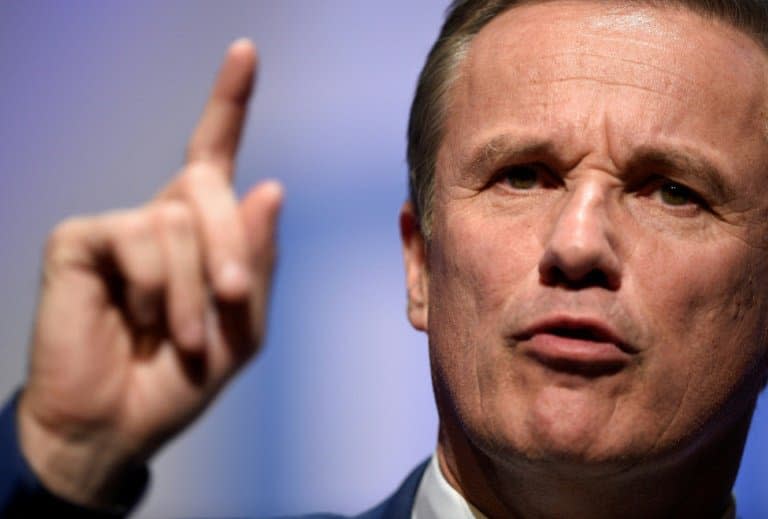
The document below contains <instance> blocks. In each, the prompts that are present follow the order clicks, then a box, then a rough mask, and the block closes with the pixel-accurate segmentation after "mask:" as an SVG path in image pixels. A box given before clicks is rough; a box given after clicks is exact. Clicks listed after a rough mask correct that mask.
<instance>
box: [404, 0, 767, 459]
mask: <svg viewBox="0 0 768 519" xmlns="http://www.w3.org/2000/svg"><path fill="white" fill-rule="evenodd" d="M766 63H767V62H766V58H765V55H764V53H763V51H762V50H761V48H760V47H759V46H758V45H757V44H756V43H754V42H753V41H752V40H751V39H749V38H748V37H747V36H745V35H743V34H742V33H740V32H738V31H736V30H735V29H732V28H730V27H729V26H726V25H724V24H722V23H718V22H713V21H707V20H705V19H703V18H701V17H699V16H698V15H696V14H693V13H691V12H688V11H686V10H671V9H654V8H650V7H639V6H634V7H617V6H615V5H614V6H611V5H610V4H605V3H591V2H565V1H557V2H546V3H542V4H534V5H525V6H521V7H518V8H514V9H512V10H511V11H509V12H507V13H505V14H503V15H501V16H499V17H498V18H496V19H495V20H493V21H492V22H491V23H490V24H489V25H488V26H487V27H485V28H484V29H483V30H482V31H481V32H480V33H479V34H478V35H477V37H476V39H475V40H474V42H473V43H472V45H471V48H470V52H469V53H468V55H467V57H466V59H465V61H464V62H463V64H462V66H461V69H460V76H459V79H458V80H457V82H456V83H455V86H454V88H453V91H452V96H451V100H450V103H449V109H448V115H447V119H446V133H445V137H444V141H443V142H442V145H441V148H440V151H439V154H438V166H437V172H436V178H435V198H434V226H433V233H432V237H431V242H430V243H429V245H428V246H427V247H426V260H425V264H423V265H421V264H418V262H417V260H412V261H416V262H417V263H416V264H415V265H413V264H411V265H410V266H411V267H412V269H413V271H415V272H416V273H417V275H418V276H420V277H421V280H422V281H423V286H425V287H427V288H426V289H425V290H424V291H423V293H420V292H419V291H418V290H416V292H414V291H413V290H412V291H411V297H412V299H413V298H414V297H415V298H416V299H420V301H417V303H423V304H424V306H423V307H422V306H420V305H419V304H417V305H412V308H411V311H410V316H411V320H412V322H413V323H414V324H415V325H416V326H417V327H422V328H426V329H427V330H428V332H429V338H430V351H431V359H432V369H433V377H434V381H435V385H436V393H437V397H438V406H439V407H440V413H441V420H443V422H445V421H451V420H453V421H455V422H456V424H458V425H459V426H460V427H461V429H462V430H463V431H464V433H465V434H466V435H467V436H469V438H470V439H471V440H472V441H473V443H475V444H476V445H479V446H480V447H481V449H482V450H483V451H484V452H486V453H487V454H490V455H492V456H497V455H498V456H501V457H502V458H504V459H509V457H510V456H513V457H514V456H519V455H521V454H522V455H523V456H524V457H527V458H543V459H550V460H563V461H568V460H570V461H579V462H584V461H587V462H594V463H597V464H598V465H600V464H603V463H606V462H607V463H610V462H613V461H620V460H621V461H623V462H628V463H631V462H633V461H636V460H638V459H648V458H654V457H656V456H660V455H662V454H665V453H668V452H669V451H670V450H672V449H674V448H675V447H676V446H678V447H679V445H680V444H681V441H682V443H683V444H686V445H690V442H696V441H701V440H703V439H706V438H708V437H710V436H711V434H713V433H714V432H716V431H717V430H718V427H719V426H720V425H723V424H725V423H727V422H728V419H729V418H728V417H727V416H726V415H725V414H724V413H723V411H724V409H725V408H726V407H727V408H728V409H731V410H732V411H735V414H736V415H738V416H742V417H743V416H746V415H747V414H748V413H749V412H750V411H751V405H752V403H753V401H752V398H753V397H754V396H755V394H756V392H757V390H758V386H759V384H760V380H761V378H762V376H763V374H764V372H765V369H766V368H765V361H764V352H765V350H766V339H765V336H766V333H765V332H766V326H767V322H768V321H767V319H766V295H765V294H766V293H767V292H766V289H768V283H767V282H768V264H767V263H768V262H766V257H768V255H767V254H766V248H767V247H768V240H767V238H768V232H767V231H768V182H767V181H766V179H767V177H766V175H767V173H766V167H767V166H768V147H767V146H766V117H767V116H766V99H765V97H766V96H765V92H766V79H767V77H766V70H767V68H766ZM729 399H735V400H734V401H735V402H740V403H736V404H735V405H734V401H731V402H729ZM726 404H727V405H726Z"/></svg>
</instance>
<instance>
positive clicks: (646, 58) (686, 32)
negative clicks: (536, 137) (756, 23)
mask: <svg viewBox="0 0 768 519" xmlns="http://www.w3.org/2000/svg"><path fill="white" fill-rule="evenodd" d="M767 56H768V53H766V51H765V49H764V48H763V47H762V46H760V44H758V43H757V41H755V40H754V39H753V38H752V37H751V36H749V35H747V34H746V33H744V32H742V31H740V30H739V29H737V28H735V27H733V26H731V25H729V24H728V23H727V22H725V21H722V20H719V19H715V18H706V17H704V16H702V15H700V14H697V13H695V12H693V11H691V10H690V9H688V8H686V7H678V6H675V7H655V6H650V5H648V4H646V3H644V2H632V3H618V2H605V1H579V0H554V1H547V2H532V3H525V4H522V5H519V6H516V7H514V8H512V9H510V10H508V11H506V12H505V13H503V14H501V15H499V16H498V17H496V18H495V19H494V20H492V21H491V22H490V23H489V24H488V25H486V26H485V27H484V28H483V29H482V30H481V31H480V32H479V33H478V34H477V36H476V37H475V39H474V41H473V42H472V43H471V45H470V47H469V49H468V52H467V54H466V56H465V58H464V60H463V62H462V63H461V66H460V68H459V76H458V78H457V81H456V83H455V84H454V88H453V92H452V97H453V99H452V103H451V106H450V107H449V111H448V115H447V119H446V130H447V131H446V140H444V144H446V145H449V144H452V145H457V144H460V143H462V142H466V140H467V138H469V137H470V136H472V135H473V134H478V133H480V132H481V130H483V131H484V130H485V129H487V128H489V127H491V126H493V125H494V124H495V123H494V122H496V123H499V124H497V126H498V125H503V124H508V123H509V124H515V123H516V122H517V123H521V124H525V125H527V126H531V123H536V124H539V123H540V121H541V118H542V117H545V118H547V119H548V120H550V121H556V120H557V119H560V120H559V121H557V123H558V124H560V125H563V124H565V125H568V124H571V123H573V126H581V124H582V123H584V121H574V118H576V117H577V116H578V115H582V116H583V118H590V117H592V118H594V110H593V111H592V112H591V113H590V110H589V109H587V108H583V109H579V108H578V107H577V108H574V106H575V105H578V103H581V102H583V101H587V102H590V103H594V104H595V106H597V107H598V108H599V109H600V110H603V111H604V112H605V114H606V118H608V119H611V118H613V117H614V116H616V117H618V118H619V119H621V118H622V117H623V121H622V122H623V123H624V127H625V128H630V127H631V128H633V131H634V129H641V130H645V133H644V134H643V135H646V136H647V135H651V134H654V135H658V134H663V133H664V132H667V134H671V133H675V132H676V133H678V134H680V135H684V134H686V133H687V134H688V135H689V136H695V137H696V138H698V139H699V141H700V143H701V144H706V143H708V142H718V139H720V136H721V135H723V134H727V135H729V136H730V140H731V141H732V142H731V143H728V144H729V145H730V144H733V146H734V147H731V148H726V143H725V142H719V144H720V145H721V147H723V149H728V150H729V151H730V152H731V153H736V152H738V149H739V148H740V147H742V146H743V145H745V144H746V143H745V142H743V141H744V139H745V138H746V139H749V140H750V141H752V142H751V145H752V147H753V149H754V147H755V146H757V145H762V144H763V143H765V142H766V123H765V121H766V105H767V103H766V78H768V72H767V71H768V58H767ZM627 94H629V96H630V97H627ZM643 95H645V96H646V97H647V99H648V100H649V101H650V102H649V103H648V106H653V108H654V109H655V110H656V113H654V114H649V115H653V117H649V118H647V121H651V120H653V121H654V123H653V124H654V125H655V126H653V127H651V123H650V122H647V121H645V124H646V126H645V127H643V123H644V121H643V117H642V116H643V115H644V114H643V113H642V106H643V103H642V99H643V97H642V96H643ZM569 96H570V98H572V99H573V100H574V101H573V104H571V105H568V104H567V100H568V98H569ZM660 97H665V98H667V99H668V100H669V102H668V103H666V104H665V102H661V101H659V98H660ZM622 100H623V101H622ZM628 103H629V104H628ZM542 105H548V106H550V107H552V106H554V107H556V108H557V109H560V108H566V109H567V110H565V111H563V112H562V115H561V114H558V113H557V112H556V110H555V109H552V108H550V109H545V108H542ZM638 106H639V107H640V110H638ZM665 106H668V107H669V108H670V110H668V113H664V110H666V109H665ZM633 109H634V112H633V113H630V112H632V110H633ZM620 112H624V113H623V114H622V113H620ZM553 124H554V123H553ZM710 130H711V131H710ZM624 133H625V135H628V134H629V133H633V132H624ZM640 133H642V132H640ZM707 133H710V134H711V135H709V136H708V135H707ZM451 134H453V135H451ZM694 134H695V135H694ZM452 137H453V138H454V142H453V143H449V141H451V140H452ZM758 140H759V144H758Z"/></svg>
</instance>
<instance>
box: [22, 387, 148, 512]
mask: <svg viewBox="0 0 768 519" xmlns="http://www.w3.org/2000/svg"><path fill="white" fill-rule="evenodd" d="M16 412H17V414H16V423H17V434H18V443H19V449H20V451H21V453H22V454H23V456H24V459H25V461H26V462H27V463H28V465H29V467H30V469H31V470H32V472H33V473H34V474H35V476H36V477H37V478H38V479H39V481H40V482H41V484H42V486H43V487H44V488H45V490H47V491H48V492H50V493H51V494H52V495H53V496H55V497H57V498H60V499H63V500H65V501H68V502H70V503H72V504H76V505H79V506H83V507H88V508H92V509H100V510H105V511H107V510H114V511H120V510H126V509H127V508H130V507H132V506H133V505H134V504H135V503H136V502H137V501H138V499H139V498H140V496H141V495H142V494H143V491H144V488H145V487H146V482H147V478H148V472H147V469H146V467H145V466H144V465H143V464H142V463H134V462H126V461H124V458H122V457H121V456H120V455H119V449H118V448H116V445H114V442H110V441H108V440H107V439H105V438H103V437H100V435H99V434H98V433H93V434H89V433H84V432H81V433H72V432H71V431H69V432H67V431H60V430H57V428H56V427H51V426H49V425H47V424H44V423H42V422H41V421H40V420H38V419H36V417H35V416H34V415H33V413H31V412H29V411H28V409H27V406H26V405H25V395H24V394H23V393H22V395H21V398H20V401H19V403H18V407H17V411H16Z"/></svg>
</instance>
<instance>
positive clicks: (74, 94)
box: [0, 0, 768, 519]
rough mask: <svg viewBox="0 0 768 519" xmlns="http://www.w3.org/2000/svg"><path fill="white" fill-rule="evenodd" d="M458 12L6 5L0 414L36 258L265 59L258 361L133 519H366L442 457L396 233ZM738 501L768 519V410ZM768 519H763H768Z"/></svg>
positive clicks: (256, 108)
mask: <svg viewBox="0 0 768 519" xmlns="http://www.w3.org/2000/svg"><path fill="white" fill-rule="evenodd" d="M446 5H447V1H446V0H419V1H418V2H413V1H411V0H387V1H386V2H381V1H360V0H281V1H280V2H275V1H267V0H262V1H251V2H242V1H223V2H213V1H211V2H194V1H184V2H182V1H165V2H150V1H138V2H117V1H110V2H103V1H92V2H87V1H81V0H78V1H71V2H57V1H53V0H49V1H26V2H19V1H3V2H0V243H1V244H2V245H1V246H0V276H1V277H0V279H1V280H2V285H0V286H1V287H2V298H1V299H0V394H3V395H10V394H11V393H12V391H13V390H14V389H15V388H17V387H18V386H19V385H20V384H21V383H22V381H23V377H24V371H25V364H26V346H27V341H28V334H29V330H30V328H31V325H32V318H33V312H34V307H35V300H36V293H37V287H38V277H39V262H40V255H41V250H42V246H43V243H44V240H45V237H46V235H47V233H48V231H49V230H50V228H51V227H52V226H53V225H54V224H55V223H56V222H58V221H59V220H61V219H62V218H64V217H66V216H68V215H73V214H82V213H94V212H99V211H104V210H107V209H112V208H119V207H130V206H135V205H138V204H141V203H142V202H143V201H144V200H146V199H147V198H149V197H150V196H152V194H153V193H154V192H155V191H156V190H157V189H158V188H159V187H160V186H162V185H163V184H164V183H165V182H166V181H167V180H168V179H170V178H171V176H172V175H173V174H174V173H175V172H176V171H177V170H178V168H179V167H180V165H181V160H182V156H183V153H184V147H185V142H186V139H187V137H188V135H189V133H190V131H191V129H192V128H193V126H194V124H195V122H196V120H197V117H198V115H199V113H200V110H201V108H202V106H203V103H204V101H205V98H206V96H207V93H208V89H209V86H210V83H211V81H212V78H213V76H214V74H215V72H216V70H217V68H218V64H219V60H220V58H221V56H222V55H223V52H224V50H225V48H226V47H227V45H228V44H229V43H230V42H231V41H232V40H234V39H236V38H238V37H241V36H247V37H250V38H252V39H253V40H254V41H255V42H256V43H257V45H258V47H259V49H260V55H261V63H262V66H261V70H260V74H259V75H260V78H259V86H258V87H257V95H256V98H255V102H254V103H253V105H252V109H251V112H250V116H249V125H248V131H247V133H246V135H245V138H244V142H243V146H242V151H241V154H240V161H239V168H238V176H237V188H238V191H239V192H240V193H243V192H245V190H246V189H247V188H248V187H249V186H250V185H252V184H253V183H255V182H257V181H258V180H260V179H263V178H267V177H274V178H278V179H280V180H281V181H282V182H283V183H284V185H285V186H286V191H287V199H286V204H285V207H284V212H283V215H282V220H281V225H280V252H281V261H280V264H279V268H278V271H277V278H276V283H275V285H274V292H273V296H274V297H273V305H272V311H271V319H270V330H269V335H268V338H267V343H266V346H265V350H264V351H263V354H262V355H261V356H260V358H259V359H258V360H257V361H256V362H254V363H252V364H251V365H250V366H248V367H247V368H246V369H245V370H244V371H243V372H242V374H241V375H240V377H238V378H237V379H236V380H235V381H234V382H233V383H232V384H231V385H230V386H229V387H228V388H227V389H226V390H225V391H224V393H223V394H222V396H221V398H220V399H219V401H218V403H217V405H216V406H214V407H213V408H212V409H211V410H210V411H208V413H207V414H206V415H204V417H203V418H202V419H201V420H200V421H198V422H197V423H196V424H195V425H194V426H193V427H192V428H191V429H190V430H189V431H187V432H186V433H185V434H184V435H183V436H182V437H181V438H180V439H178V440H177V441H175V442H174V443H172V444H171V445H170V446H168V447H166V448H165V449H164V450H163V451H162V452H161V454H160V456H159V457H158V458H157V459H156V461H155V463H154V464H153V481H152V486H151V489H150V491H149V493H148V495H147V496H146V498H145V500H144V501H143V503H142V505H141V507H140V508H139V510H138V511H137V514H136V515H137V517H142V518H144V517H146V518H157V517H178V516H196V517H205V516H233V515H237V516H246V515H258V516H263V515H276V514H291V513H299V512H310V511H335V512H342V513H354V512H359V511H362V510H363V509H366V508H368V507H370V506H372V505H374V504H375V503H377V502H378V501H380V500H381V499H383V498H384V497H385V496H387V495H388V494H389V493H390V492H391V491H392V490H394V489H395V488H396V487H397V486H398V485H399V483H400V481H401V480H402V479H403V477H404V476H405V475H406V474H407V472H408V471H409V470H410V469H411V468H412V467H414V466H415V465H416V464H417V463H419V462H420V461H421V460H423V459H424V458H426V457H427V456H428V455H429V454H430V453H431V451H432V449H433V448H434V444H435V437H436V426H437V419H436V413H435V411H434V405H433V403H432V395H431V386H430V378H429V367H428V360H427V343H426V337H425V336H423V335H421V334H419V333H417V332H415V331H413V330H412V329H411V328H410V326H409V325H408V323H407V320H406V318H405V289H404V283H403V273H402V266H401V258H400V247H399V239H398V231H397V214H398V210H399V207H400V204H401V203H402V202H403V200H404V199H405V196H406V166H405V160H404V153H405V128H406V123H407V115H408V109H409V105H410V99H411V95H412V93H413V88H414V85H415V81H416V77H417V75H418V72H419V69H420V67H421V65H422V63H423V60H424V58H425V56H426V53H427V51H428V49H429V47H430V45H431V43H432V41H433V40H434V38H435V37H436V35H437V31H438V28H439V25H440V22H441V20H442V14H443V10H444V8H445V7H446ZM766 405H768V404H766V403H765V397H764V398H763V402H762V406H759V407H758V414H757V416H756V418H755V421H754V424H753V428H752V432H751V436H750V440H749V443H748V445H747V452H746V454H745V459H744V462H743V464H742V470H741V473H740V476H739V480H738V482H737V485H736V489H735V493H736V496H737V501H738V503H739V512H740V515H741V516H742V517H743V518H745V519H751V518H758V517H763V516H764V513H765V512H766V511H768V492H765V483H764V482H765V481H766V479H768V437H767V435H768V411H766V409H765V407H766ZM761 512H762V513H761Z"/></svg>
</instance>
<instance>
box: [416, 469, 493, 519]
mask: <svg viewBox="0 0 768 519" xmlns="http://www.w3.org/2000/svg"><path fill="white" fill-rule="evenodd" d="M411 519H487V518H486V517H485V516H484V515H483V514H482V512H480V511H479V510H478V509H477V508H475V507H474V506H472V505H471V504H469V503H468V502H467V500H466V499H464V497H463V496H462V495H461V494H459V493H458V492H456V490H455V489H454V488H453V487H452V486H451V485H449V484H448V481H447V480H446V479H445V476H443V471H442V470H440V463H438V462H437V454H433V455H432V459H431V460H430V461H429V465H428V466H427V470H425V471H424V476H423V477H422V478H421V483H419V488H418V490H416V501H415V502H414V504H413V511H412V512H411Z"/></svg>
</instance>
